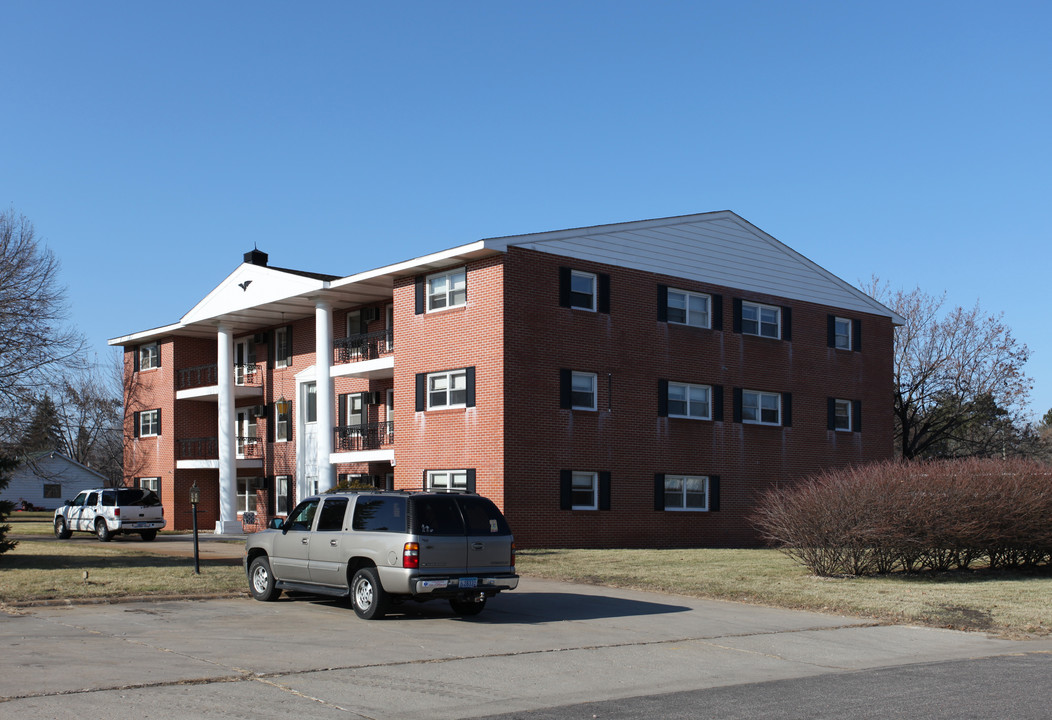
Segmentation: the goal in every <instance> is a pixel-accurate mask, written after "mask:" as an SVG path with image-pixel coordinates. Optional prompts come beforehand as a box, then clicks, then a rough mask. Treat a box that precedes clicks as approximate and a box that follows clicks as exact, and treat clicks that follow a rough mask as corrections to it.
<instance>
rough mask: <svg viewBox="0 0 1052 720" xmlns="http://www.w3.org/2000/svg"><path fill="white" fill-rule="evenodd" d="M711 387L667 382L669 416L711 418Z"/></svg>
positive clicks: (698, 418) (697, 418)
mask: <svg viewBox="0 0 1052 720" xmlns="http://www.w3.org/2000/svg"><path fill="white" fill-rule="evenodd" d="M711 399H712V388H710V387H709V386H708V385H689V384H687V383H674V382H670V383H669V384H668V414H669V417H683V418H694V419H696V420H711V419H712V402H711Z"/></svg>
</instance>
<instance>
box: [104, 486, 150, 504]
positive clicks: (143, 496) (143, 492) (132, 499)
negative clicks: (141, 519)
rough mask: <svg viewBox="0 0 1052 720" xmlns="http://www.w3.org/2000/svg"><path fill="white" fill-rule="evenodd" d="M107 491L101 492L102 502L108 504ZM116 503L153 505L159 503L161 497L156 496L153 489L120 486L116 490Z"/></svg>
mask: <svg viewBox="0 0 1052 720" xmlns="http://www.w3.org/2000/svg"><path fill="white" fill-rule="evenodd" d="M106 495H107V493H104V494H103V501H102V502H103V504H104V505H109V502H107V499H106ZM117 504H118V505H145V506H146V507H153V506H154V505H160V504H161V499H160V498H159V497H157V493H155V492H154V491H153V490H147V489H145V488H121V489H119V490H117Z"/></svg>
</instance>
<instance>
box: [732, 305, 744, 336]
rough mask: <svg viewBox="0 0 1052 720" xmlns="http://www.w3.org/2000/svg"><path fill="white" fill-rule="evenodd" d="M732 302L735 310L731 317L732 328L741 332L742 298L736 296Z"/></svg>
mask: <svg viewBox="0 0 1052 720" xmlns="http://www.w3.org/2000/svg"><path fill="white" fill-rule="evenodd" d="M731 304H732V307H733V310H734V317H733V318H731V330H733V331H734V332H736V333H740V332H741V331H742V299H741V298H734V299H733V300H732V301H731Z"/></svg>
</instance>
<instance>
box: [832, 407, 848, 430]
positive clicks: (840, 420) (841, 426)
mask: <svg viewBox="0 0 1052 720" xmlns="http://www.w3.org/2000/svg"><path fill="white" fill-rule="evenodd" d="M833 429H834V430H844V431H847V432H851V401H850V400H834V401H833Z"/></svg>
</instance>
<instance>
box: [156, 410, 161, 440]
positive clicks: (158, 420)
mask: <svg viewBox="0 0 1052 720" xmlns="http://www.w3.org/2000/svg"><path fill="white" fill-rule="evenodd" d="M157 434H158V435H160V434H161V409H160V408H157Z"/></svg>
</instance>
